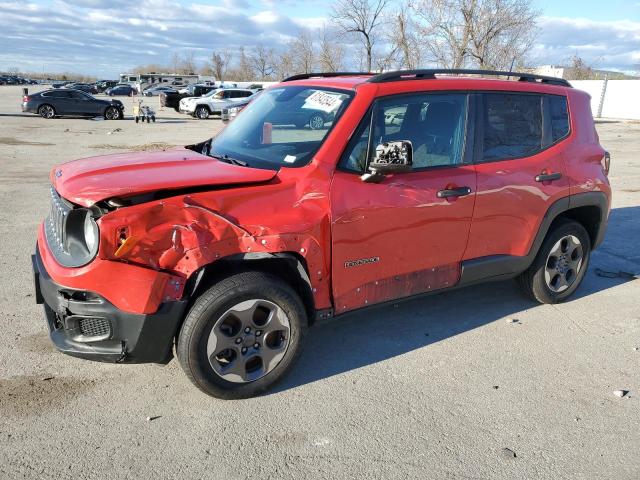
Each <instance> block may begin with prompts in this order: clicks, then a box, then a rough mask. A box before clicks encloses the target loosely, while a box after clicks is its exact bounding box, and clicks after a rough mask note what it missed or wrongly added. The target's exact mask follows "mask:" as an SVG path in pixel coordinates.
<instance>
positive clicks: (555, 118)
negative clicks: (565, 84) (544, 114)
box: [548, 95, 569, 143]
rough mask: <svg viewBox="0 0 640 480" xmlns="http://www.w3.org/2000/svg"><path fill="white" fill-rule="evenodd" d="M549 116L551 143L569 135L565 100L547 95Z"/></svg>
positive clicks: (557, 96)
mask: <svg viewBox="0 0 640 480" xmlns="http://www.w3.org/2000/svg"><path fill="white" fill-rule="evenodd" d="M548 99H549V116H550V117H551V139H552V141H553V143H556V142H557V141H558V140H560V139H562V138H564V137H566V136H567V134H568V133H569V112H568V110H567V99H566V97H561V96H559V95H549V96H548Z"/></svg>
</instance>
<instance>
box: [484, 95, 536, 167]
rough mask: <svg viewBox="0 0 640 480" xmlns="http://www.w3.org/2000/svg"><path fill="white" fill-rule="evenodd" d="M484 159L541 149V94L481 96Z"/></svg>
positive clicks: (521, 155) (498, 158)
mask: <svg viewBox="0 0 640 480" xmlns="http://www.w3.org/2000/svg"><path fill="white" fill-rule="evenodd" d="M483 114H484V135H483V146H484V149H483V156H482V160H483V161H485V162H488V161H494V160H507V159H510V158H520V157H528V156H530V155H534V154H536V153H537V152H539V151H540V150H542V145H543V142H542V95H520V94H502V93H496V94H493V93H491V94H485V95H484V112H483Z"/></svg>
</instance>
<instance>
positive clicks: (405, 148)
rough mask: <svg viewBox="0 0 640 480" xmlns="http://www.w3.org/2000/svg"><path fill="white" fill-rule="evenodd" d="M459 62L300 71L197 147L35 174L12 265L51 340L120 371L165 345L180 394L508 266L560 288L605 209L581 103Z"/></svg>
mask: <svg viewBox="0 0 640 480" xmlns="http://www.w3.org/2000/svg"><path fill="white" fill-rule="evenodd" d="M470 73H471V74H478V73H479V72H468V71H457V70H456V71H440V70H418V71H401V72H389V73H383V74H379V75H371V74H359V73H351V74H316V75H313V74H312V75H299V76H295V77H292V78H290V79H287V80H285V81H283V82H282V83H280V84H278V85H275V86H273V87H272V88H270V89H268V90H266V91H265V92H264V93H263V94H262V95H261V96H260V97H259V98H258V99H256V100H255V101H254V102H252V103H251V104H250V105H249V106H248V107H247V108H245V109H244V110H243V112H242V114H241V115H239V116H238V118H237V119H236V120H235V121H234V122H232V123H231V124H229V125H228V126H227V127H226V128H225V129H224V130H223V131H222V132H221V133H220V134H219V135H218V136H217V137H215V138H213V139H210V140H207V141H205V142H203V143H200V144H197V145H190V146H187V147H184V148H178V149H174V150H167V151H162V152H153V153H130V154H116V155H107V156H102V157H95V158H89V159H83V160H77V161H73V162H70V163H66V164H63V165H58V166H56V167H55V168H54V169H53V170H52V172H51V212H50V214H49V216H48V217H47V218H46V219H45V221H44V222H43V223H42V225H41V226H40V229H39V231H38V244H37V249H36V254H35V255H34V257H33V262H34V271H35V283H36V293H37V295H36V296H37V301H38V302H39V303H44V308H45V313H46V318H47V321H48V326H49V330H50V333H51V339H52V341H53V343H54V344H55V345H56V347H57V348H58V349H59V350H61V351H63V352H64V353H67V354H70V355H73V356H76V357H81V358H88V359H92V360H100V361H107V362H123V363H140V362H157V363H166V362H168V361H169V360H170V359H171V358H172V356H173V350H174V345H175V350H176V352H177V356H178V359H179V361H180V363H181V365H182V367H183V368H184V370H185V372H186V374H187V375H188V377H189V378H190V379H191V380H192V381H193V383H194V384H195V385H196V386H198V387H199V388H200V389H201V390H203V391H205V392H206V393H208V394H210V395H213V396H217V397H222V398H241V397H248V396H252V395H255V394H257V393H259V392H261V391H264V390H265V389H266V388H268V387H270V386H271V385H272V384H273V383H274V382H276V381H277V380H279V379H280V378H281V377H282V376H283V375H284V374H285V372H286V371H287V370H289V368H290V367H291V365H292V364H293V362H294V360H295V358H296V357H297V355H298V354H299V352H300V349H301V345H302V339H303V337H304V336H305V332H306V331H307V328H308V327H309V326H310V325H312V324H313V323H314V322H315V321H316V320H318V319H323V318H328V317H333V316H336V315H341V314H344V313H346V312H350V311H353V310H356V309H360V308H363V307H368V306H371V305H376V304H381V303H383V302H387V301H392V300H394V301H395V300H397V299H400V298H407V297H410V296H414V295H420V294H426V293H430V292H434V291H442V290H444V289H449V288H456V287H461V286H466V285H471V284H474V283H477V282H482V281H487V280H502V279H508V278H518V280H519V282H520V284H521V286H522V287H523V290H524V291H525V292H526V293H527V294H528V296H529V297H531V298H532V299H534V300H536V301H539V302H542V303H554V302H560V301H563V300H565V299H566V298H567V297H569V296H570V295H571V294H572V293H573V292H574V291H575V290H576V289H577V288H578V285H579V284H580V282H581V280H582V279H583V277H584V275H585V272H586V270H587V267H588V264H589V257H590V252H591V250H592V249H594V248H595V247H597V246H598V245H599V244H600V243H601V242H602V239H603V236H604V232H605V230H606V225H607V219H608V215H609V209H610V200H611V190H610V187H609V182H608V179H607V173H608V169H609V156H608V154H607V153H606V152H605V150H604V149H603V148H602V147H601V146H600V144H599V141H598V136H597V134H596V131H595V128H594V122H593V118H592V115H591V111H590V105H589V97H588V95H587V94H586V93H584V92H581V91H579V90H575V89H573V88H571V86H570V85H569V84H568V83H567V82H566V81H564V80H561V79H555V78H550V77H541V76H536V75H529V74H521V73H517V74H514V73H511V74H510V78H511V79H506V78H505V77H504V75H505V74H504V73H502V72H482V73H483V75H484V76H492V77H494V78H478V77H477V76H469V75H468V74H470ZM501 75H502V76H501ZM514 79H515V80H514ZM516 80H519V81H516ZM318 111H322V112H324V113H326V115H325V116H324V125H322V126H319V125H316V127H320V128H313V129H312V128H309V127H308V122H307V121H306V120H305V121H302V120H300V119H301V118H302V117H304V116H305V115H312V114H315V113H317V112H318Z"/></svg>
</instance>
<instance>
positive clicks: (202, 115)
mask: <svg viewBox="0 0 640 480" xmlns="http://www.w3.org/2000/svg"><path fill="white" fill-rule="evenodd" d="M196 115H197V116H198V118H199V119H200V120H205V119H207V118H209V110H207V109H206V108H205V107H200V108H198V110H197V111H196Z"/></svg>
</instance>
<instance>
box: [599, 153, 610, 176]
mask: <svg viewBox="0 0 640 480" xmlns="http://www.w3.org/2000/svg"><path fill="white" fill-rule="evenodd" d="M600 164H601V165H602V171H603V172H604V174H605V175H607V176H608V175H609V168H610V167H611V155H610V154H609V152H604V156H603V157H602V160H600Z"/></svg>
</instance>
